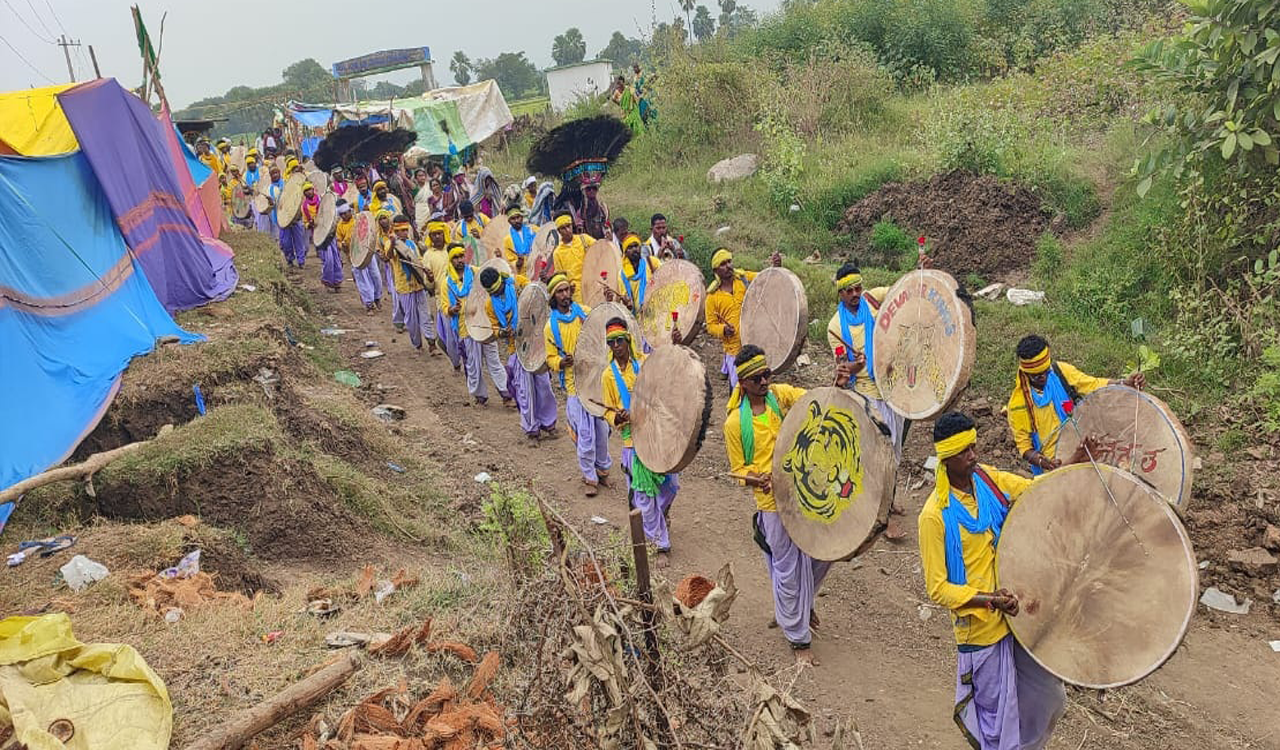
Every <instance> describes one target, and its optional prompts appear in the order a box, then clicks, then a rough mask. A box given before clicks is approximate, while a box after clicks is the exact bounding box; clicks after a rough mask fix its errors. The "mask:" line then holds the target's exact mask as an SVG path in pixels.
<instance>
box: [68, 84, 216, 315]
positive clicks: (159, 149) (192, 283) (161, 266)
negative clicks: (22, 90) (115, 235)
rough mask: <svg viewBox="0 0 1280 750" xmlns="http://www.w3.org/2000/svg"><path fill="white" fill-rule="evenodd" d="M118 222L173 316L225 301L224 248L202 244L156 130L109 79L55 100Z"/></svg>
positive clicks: (147, 113) (142, 108)
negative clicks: (60, 107) (179, 311)
mask: <svg viewBox="0 0 1280 750" xmlns="http://www.w3.org/2000/svg"><path fill="white" fill-rule="evenodd" d="M58 102H59V103H60V104H61V105H62V110H63V112H65V113H66V116H67V120H68V121H69V122H70V123H71V129H72V130H73V131H75V134H76V139H77V140H78V141H79V142H80V150H81V151H83V152H84V155H85V157H86V158H88V160H89V163H90V165H92V167H93V172H94V175H95V176H96V177H97V178H98V182H99V184H101V185H102V190H103V192H104V193H105V194H106V196H107V201H108V202H109V203H110V204H111V210H112V212H113V213H114V214H115V218H116V224H117V225H118V226H119V227H120V232H121V234H123V235H124V238H125V241H126V242H128V243H129V248H130V249H131V250H132V251H133V253H134V255H136V256H137V257H138V260H139V261H140V262H141V263H142V268H143V271H145V273H146V275H147V280H148V281H149V282H150V283H151V287H152V288H153V289H155V292H156V296H157V297H159V298H160V302H161V303H163V304H164V306H165V308H166V309H168V310H169V311H170V312H172V311H174V310H185V309H187V308H191V307H197V306H199V305H203V304H205V303H207V302H212V301H214V300H219V299H223V298H225V297H227V296H228V295H230V294H231V292H232V290H233V289H235V285H236V281H237V280H238V279H239V276H238V274H237V273H236V267H235V264H234V263H233V262H232V252H231V249H230V248H229V247H227V246H226V245H225V244H223V243H221V242H219V241H217V240H215V239H211V238H207V237H206V238H201V237H200V234H199V233H198V231H197V230H196V225H195V223H194V222H193V221H192V218H191V216H190V214H189V213H188V212H187V207H186V203H185V201H184V200H183V191H182V188H181V186H180V183H179V181H178V178H177V176H176V175H175V173H174V165H173V160H172V159H171V157H170V154H169V150H168V148H167V147H166V143H165V137H164V133H162V132H161V127H162V126H161V125H160V123H159V122H157V121H156V119H155V116H154V115H153V114H152V113H151V110H150V109H149V108H148V107H147V105H146V104H144V103H143V102H142V100H141V99H139V98H138V97H136V96H134V95H133V94H130V93H129V92H127V91H125V90H124V89H123V88H121V87H120V84H118V83H116V80H115V79H114V78H103V79H99V80H97V81H93V82H90V83H86V84H83V85H81V86H76V87H75V88H71V89H68V90H66V91H64V92H63V93H61V94H59V95H58Z"/></svg>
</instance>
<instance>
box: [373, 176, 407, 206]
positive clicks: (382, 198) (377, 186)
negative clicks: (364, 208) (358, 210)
mask: <svg viewBox="0 0 1280 750" xmlns="http://www.w3.org/2000/svg"><path fill="white" fill-rule="evenodd" d="M369 210H370V211H373V212H374V213H375V214H376V213H378V212H379V211H390V212H391V213H393V214H398V213H401V208H400V205H399V203H398V202H397V201H396V197H395V196H394V195H392V194H391V193H390V192H388V190H387V183H385V182H383V181H382V180H378V181H377V182H375V183H373V200H372V201H371V202H370V204H369Z"/></svg>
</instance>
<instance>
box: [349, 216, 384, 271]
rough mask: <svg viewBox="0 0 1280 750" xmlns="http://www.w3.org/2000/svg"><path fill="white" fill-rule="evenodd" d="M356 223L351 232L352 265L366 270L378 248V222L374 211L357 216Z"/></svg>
mask: <svg viewBox="0 0 1280 750" xmlns="http://www.w3.org/2000/svg"><path fill="white" fill-rule="evenodd" d="M355 222H356V225H355V226H354V227H353V228H352V230H351V265H352V266H355V267H356V268H365V267H366V266H368V265H369V263H370V262H371V261H372V260H373V256H374V254H375V251H376V250H377V248H378V222H377V221H375V220H374V218H373V212H372V211H361V212H360V213H358V214H356V218H355Z"/></svg>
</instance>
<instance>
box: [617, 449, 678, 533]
mask: <svg viewBox="0 0 1280 750" xmlns="http://www.w3.org/2000/svg"><path fill="white" fill-rule="evenodd" d="M634 459H635V451H634V450H633V449H631V448H623V449H622V469H623V471H625V472H627V486H628V489H631V493H630V494H631V506H632V507H633V508H637V509H639V511H640V517H641V519H642V520H643V521H644V536H645V538H646V539H648V540H649V541H651V542H653V544H654V546H655V547H657V548H658V551H659V552H666V551H667V550H670V549H671V536H670V534H669V530H668V528H667V514H668V513H670V512H671V504H672V503H674V502H675V500H676V493H677V492H679V491H680V475H679V474H667V475H665V477H664V478H663V480H662V484H660V485H658V495H657V497H654V496H653V495H650V494H648V493H644V492H641V491H640V490H637V489H632V488H631V486H630V485H631V462H632V461H633V460H634Z"/></svg>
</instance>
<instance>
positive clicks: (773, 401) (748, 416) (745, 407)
mask: <svg viewBox="0 0 1280 750" xmlns="http://www.w3.org/2000/svg"><path fill="white" fill-rule="evenodd" d="M764 403H765V408H766V410H767V409H773V413H774V414H777V415H778V419H782V407H781V406H779V405H778V397H777V396H775V395H773V390H772V389H770V390H769V392H768V393H767V394H765V397H764ZM766 413H767V411H766ZM754 416H755V415H754V414H752V413H751V401H750V400H749V399H748V398H747V394H745V393H744V394H742V400H741V401H740V402H739V403H738V425H739V427H741V432H742V457H743V458H744V459H745V461H744V463H746V465H747V466H751V464H753V463H755V460H756V428H755V425H754V424H753V423H752V420H753V417H754Z"/></svg>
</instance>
